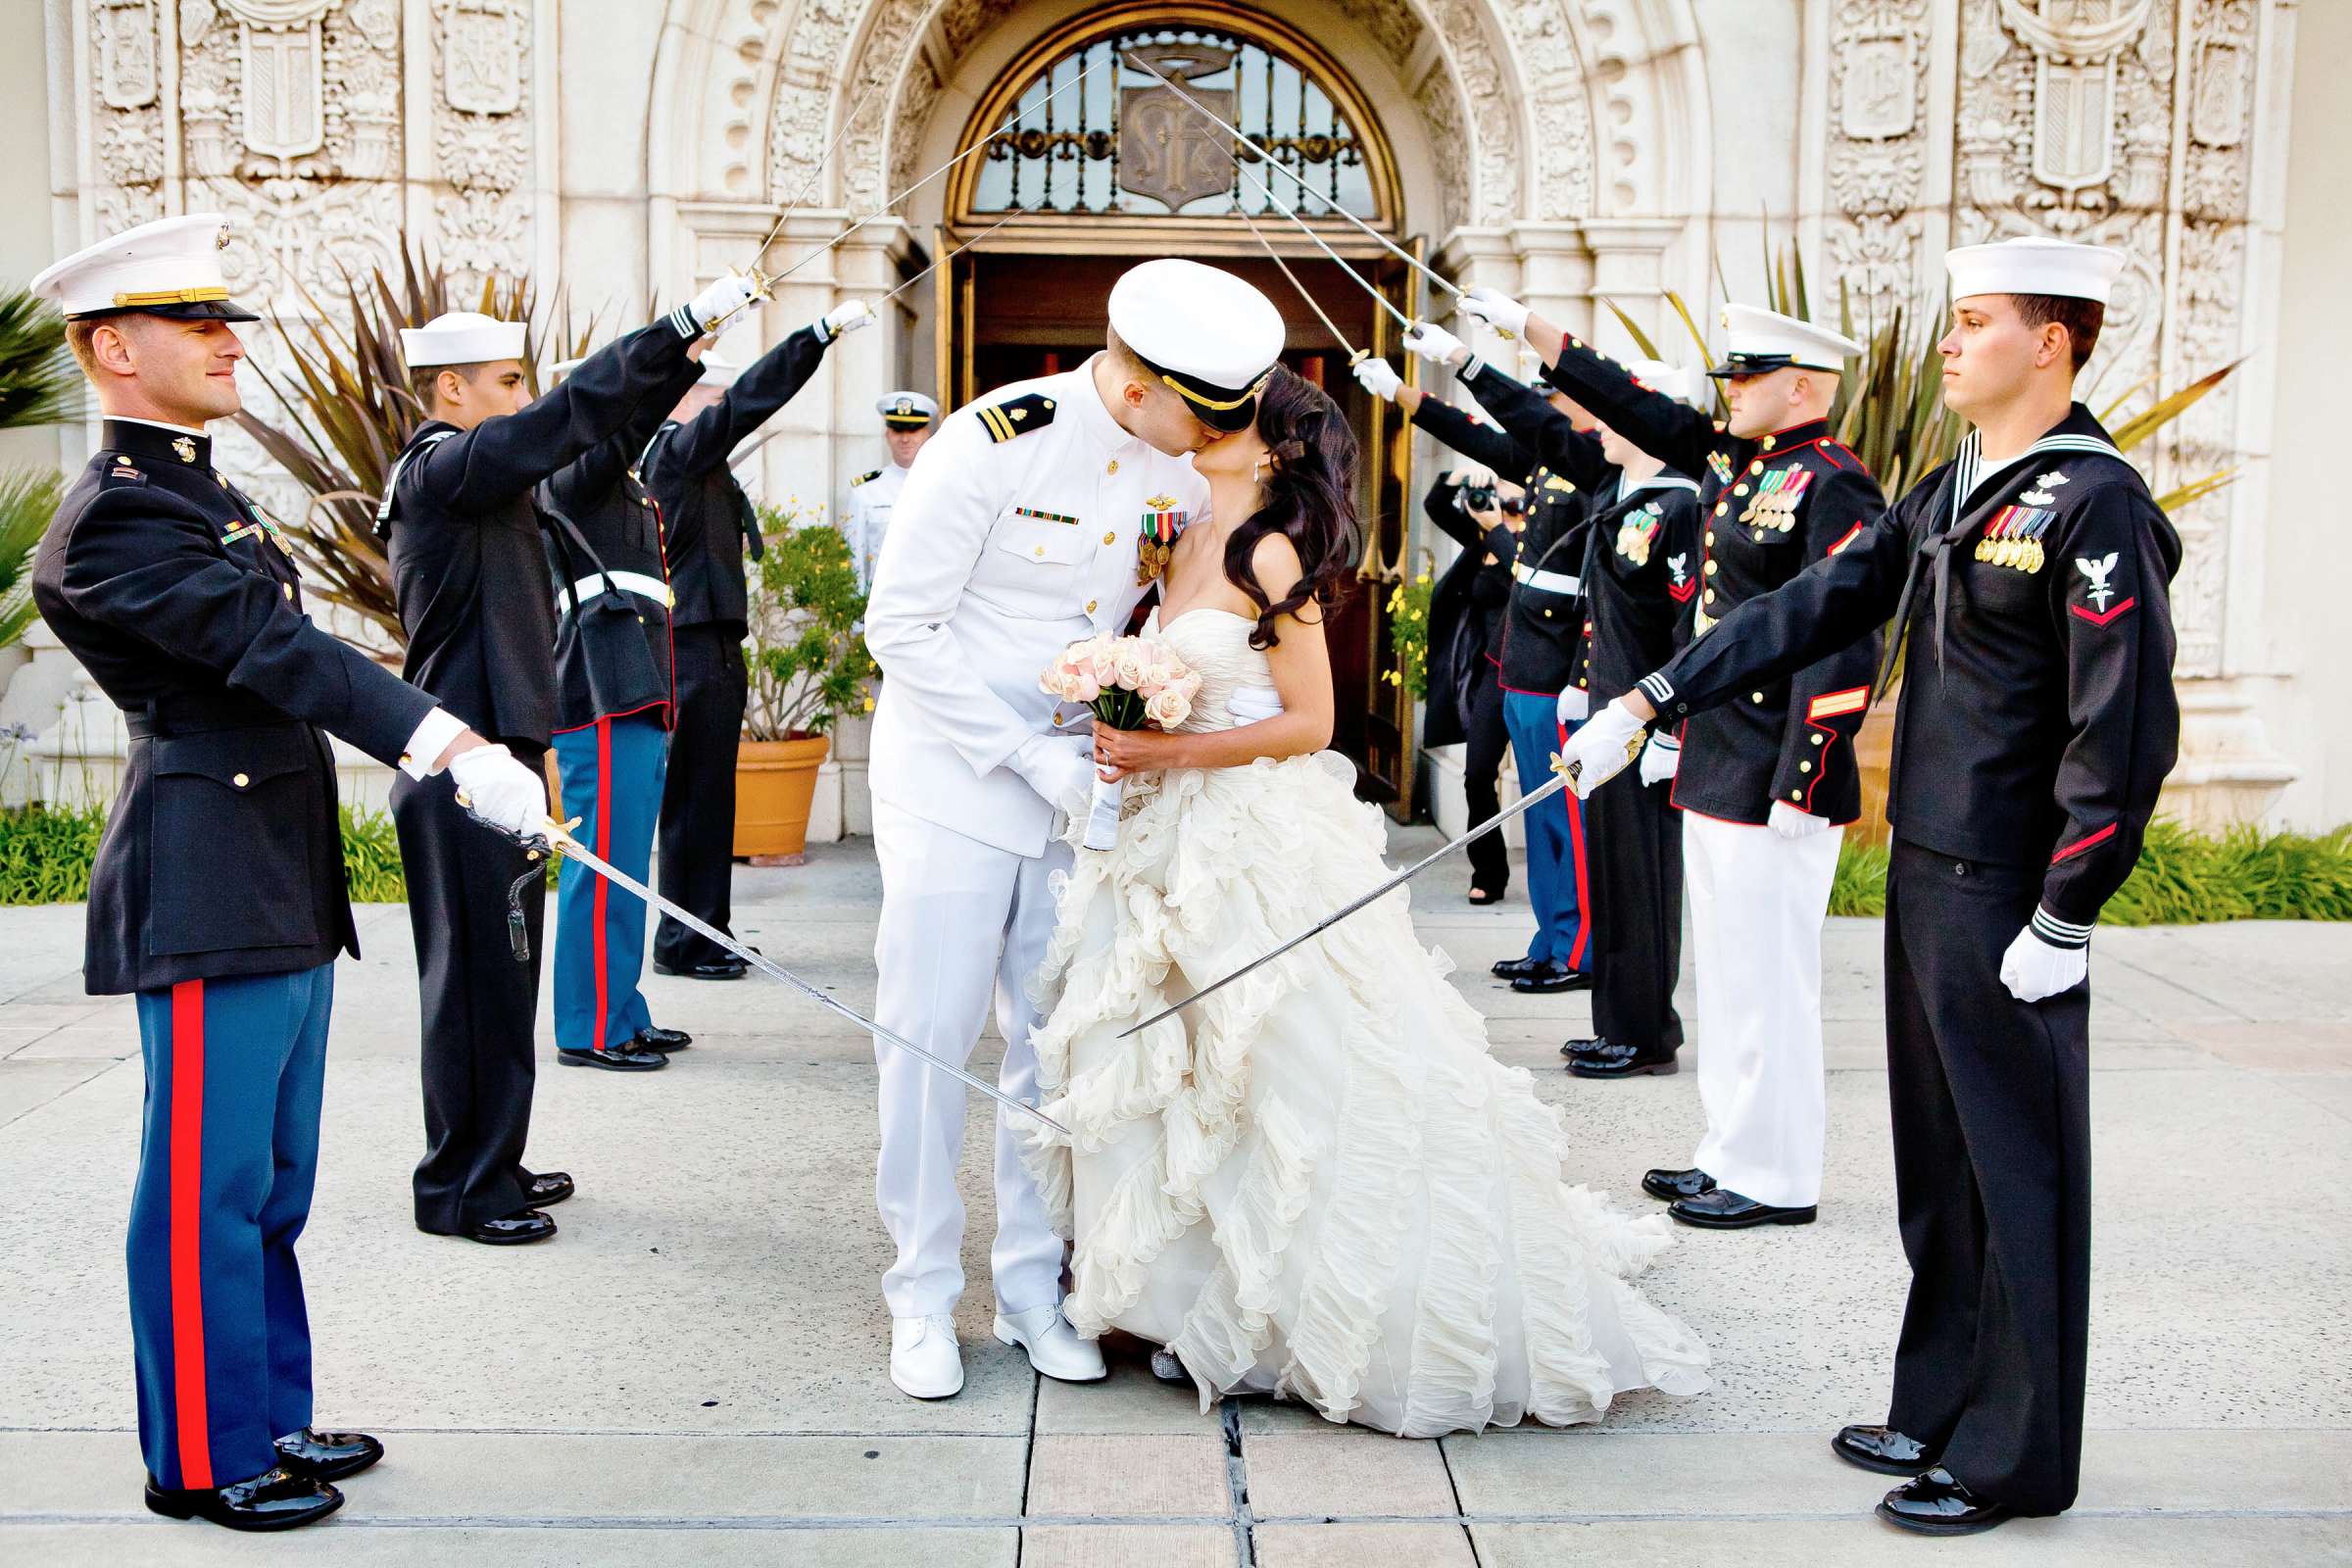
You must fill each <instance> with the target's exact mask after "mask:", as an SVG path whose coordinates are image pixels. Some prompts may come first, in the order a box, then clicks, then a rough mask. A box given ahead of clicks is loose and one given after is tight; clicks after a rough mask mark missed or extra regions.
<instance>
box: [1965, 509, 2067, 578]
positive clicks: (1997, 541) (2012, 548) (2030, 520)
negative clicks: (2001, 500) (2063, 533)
mask: <svg viewBox="0 0 2352 1568" xmlns="http://www.w3.org/2000/svg"><path fill="white" fill-rule="evenodd" d="M2057 516H2058V514H2057V513H2055V512H2053V511H2051V510H2050V509H2049V508H2047V507H2020V506H2007V507H2003V508H2002V509H2001V510H2000V511H1998V512H1996V513H1994V514H1993V515H1992V520H1991V521H1990V522H1988V523H1986V524H1985V533H1984V535H1983V537H1981V538H1980V539H1978V540H1977V552H1976V554H1977V559H1978V560H1979V561H1982V562H1985V564H1988V565H1994V566H2007V567H2009V568H2010V569H2011V570H2014V571H2022V572H2026V573H2028V574H2029V575H2030V574H2032V573H2034V572H2036V571H2039V570H2040V569H2041V568H2042V564H2043V562H2044V560H2045V559H2046V558H2045V557H2044V555H2043V552H2042V544H2041V537H2042V535H2043V534H2045V533H2047V532H2049V529H2050V524H2051V523H2052V522H2053V521H2055V520H2056V519H2057Z"/></svg>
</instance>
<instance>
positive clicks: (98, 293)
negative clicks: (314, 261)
mask: <svg viewBox="0 0 2352 1568" xmlns="http://www.w3.org/2000/svg"><path fill="white" fill-rule="evenodd" d="M227 243H228V220H227V219H225V218H223V217H221V215H220V214H219V213H190V214H189V215H188V216H187V217H185V218H159V219H157V220H156V221H154V222H152V223H141V224H140V225H139V226H138V227H136V228H126V229H124V230H123V232H122V233H120V234H117V235H116V236H115V237H114V238H113V239H105V240H100V241H99V242H98V243H97V244H95V245H92V246H89V247H87V248H86V249H83V250H78V251H75V252H74V253H73V255H71V256H69V257H67V258H66V259H65V260H64V261H62V262H56V263H53V264H51V265H50V266H49V267H47V268H45V269H43V270H42V271H41V274H40V275H39V276H38V277H35V278H34V279H33V280H32V284H31V288H32V292H33V293H34V294H35V295H37V296H38V297H40V298H42V299H45V300H51V301H54V302H55V303H56V305H57V307H58V309H60V310H61V311H63V312H65V315H66V319H68V320H73V321H80V320H88V319H93V318H97V317H106V316H124V315H128V314H130V313H132V312H137V313H139V314H142V315H146V316H169V317H172V319H176V320H182V321H200V320H213V321H258V320H260V319H261V318H260V317H258V316H256V315H254V314H253V313H252V312H251V311H249V310H246V309H244V308H243V307H242V306H240V305H237V304H236V303H235V302H233V301H232V300H230V299H229V297H228V283H227V280H226V279H225V278H223V277H222V276H221V247H222V246H224V245H226V244H227Z"/></svg>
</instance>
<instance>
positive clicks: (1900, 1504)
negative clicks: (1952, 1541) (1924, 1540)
mask: <svg viewBox="0 0 2352 1568" xmlns="http://www.w3.org/2000/svg"><path fill="white" fill-rule="evenodd" d="M1879 1517H1880V1518H1882V1519H1884V1520H1886V1521H1887V1523H1888V1524H1890V1525H1900V1526H1902V1527H1903V1528H1904V1529H1905V1530H1916V1531H1918V1532H1919V1533H1920V1534H1921V1535H1923V1536H1973V1535H1975V1534H1976V1533H1977V1532H1978V1531H1980V1530H1990V1529H1991V1528H1992V1527H1993V1526H1994V1525H1997V1524H1999V1523H2000V1522H2001V1521H2003V1520H2004V1519H2007V1518H2009V1517H2010V1514H2009V1510H2008V1509H2007V1508H2005V1507H2003V1506H2002V1505H2001V1504H1999V1503H1997V1502H1995V1501H1993V1500H1992V1499H1991V1498H1990V1497H1985V1496H1980V1495H1977V1494H1976V1493H1973V1492H1971V1491H1969V1490H1968V1488H1966V1487H1964V1486H1962V1485H1961V1484H1960V1483H1959V1482H1958V1481H1957V1480H1955V1479H1954V1478H1953V1476H1952V1473H1951V1472H1950V1471H1949V1470H1945V1469H1942V1468H1940V1467H1938V1468H1936V1469H1934V1470H1931V1471H1929V1472H1928V1473H1927V1474H1926V1475H1924V1476H1921V1477H1920V1478H1919V1479H1918V1480H1916V1481H1911V1482H1908V1483H1906V1484H1904V1485H1902V1486H1899V1487H1897V1488H1895V1489H1894V1490H1893V1491H1892V1492H1889V1493H1888V1494H1887V1495H1886V1496H1884V1497H1882V1498H1880V1499H1879Z"/></svg>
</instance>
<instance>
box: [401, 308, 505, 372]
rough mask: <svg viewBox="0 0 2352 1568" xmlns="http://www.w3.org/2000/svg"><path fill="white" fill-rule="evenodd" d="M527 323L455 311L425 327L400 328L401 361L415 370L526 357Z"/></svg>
mask: <svg viewBox="0 0 2352 1568" xmlns="http://www.w3.org/2000/svg"><path fill="white" fill-rule="evenodd" d="M522 339H523V324H522V323H521V322H520V321H502V320H500V319H497V318H496V317H493V316H484V315H482V314H481V313H480V312H478V311H451V312H450V313H448V314H447V315H446V316H436V317H434V318H433V319H431V320H429V321H427V322H425V323H424V324H423V325H422V326H404V327H402V328H401V329H400V353H401V358H403V359H405V360H407V361H408V362H409V368H410V369H412V370H424V369H430V368H432V367H434V366H437V365H483V364H487V363H488V362H489V361H492V360H519V359H521V358H522Z"/></svg>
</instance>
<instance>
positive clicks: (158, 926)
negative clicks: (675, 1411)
mask: <svg viewBox="0 0 2352 1568" xmlns="http://www.w3.org/2000/svg"><path fill="white" fill-rule="evenodd" d="M227 233H228V230H227V226H226V223H225V221H223V220H222V219H221V217H220V216H219V215H217V214H201V215H193V216H190V217H185V218H174V219H166V220H163V221H158V222H153V223H146V224H142V225H140V226H138V227H137V228H134V229H131V230H129V231H127V232H125V233H123V234H121V235H118V236H117V237H115V238H113V239H111V240H107V241H104V242H102V243H100V244H98V245H96V246H93V247H91V248H89V249H87V250H84V251H81V252H79V253H77V254H75V255H73V256H72V257H69V258H67V259H66V260H65V261H62V262H60V263H58V264H57V265H56V266H54V267H52V268H50V269H48V270H46V271H44V272H43V273H42V274H41V275H40V276H39V277H37V278H35V279H34V280H33V284H32V287H33V291H34V292H35V293H36V294H39V295H41V296H42V297H44V298H47V299H50V300H53V301H55V302H57V303H58V304H59V305H60V306H61V307H62V308H63V310H64V312H65V314H66V317H67V319H68V320H69V322H70V323H72V324H71V325H70V326H69V334H70V336H71V338H72V341H73V345H74V349H75V353H76V356H77V358H79V359H80V360H81V362H82V365H83V368H84V369H85V370H86V371H87V372H88V373H89V375H90V378H91V380H92V382H93V384H94V385H95V387H96V389H97V394H98V402H99V406H100V407H101V408H102V409H103V410H105V411H106V414H107V419H106V422H105V425H104V426H103V429H102V433H101V437H100V446H99V450H98V452H97V454H96V456H94V457H93V458H91V460H90V462H89V464H88V466H86V467H85V468H83V470H82V472H81V474H80V475H79V477H78V478H76V479H75V480H74V482H73V484H72V485H71V486H70V487H69V488H68V489H67V491H66V494H65V497H64V499H63V501H62V503H61V504H60V506H59V508H58V511H57V515H56V517H55V518H54V519H53V520H52V521H51V523H50V526H49V528H48V530H47V532H46V533H45V534H44V535H43V537H42V540H41V543H40V547H39V549H38V551H37V552H36V554H35V558H34V562H33V567H32V596H33V602H34V604H35V605H36V606H37V607H38V608H39V610H40V613H41V615H42V618H43V619H44V620H45V621H47V622H48V624H49V626H50V628H51V629H52V630H53V631H55V632H56V633H57V635H58V638H59V640H60V641H61V642H63V643H64V644H65V646H66V648H67V650H68V651H69V652H71V653H72V654H73V656H74V658H76V659H77V660H79V661H80V662H81V664H82V666H83V668H85V669H86V670H88V671H89V673H90V675H91V677H92V678H93V679H95V680H96V681H97V683H98V685H99V686H100V688H101V689H103V690H104V691H105V692H106V694H107V696H108V698H109V699H111V700H112V701H113V702H114V703H115V705H116V706H117V707H118V708H120V709H122V710H123V713H124V715H125V716H126V718H127V720H128V723H129V729H130V736H131V739H130V749H129V753H128V756H127V760H126V763H125V766H124V769H123V787H122V791H121V793H120V794H119V795H118V796H117V797H116V800H115V805H114V809H113V810H112V812H111V813H110V814H109V817H108V821H107V827H106V832H105V835H104V837H103V838H102V839H101V841H100V843H99V847H98V854H97V857H96V859H95V861H94V862H93V864H92V866H91V873H90V901H89V915H88V937H87V945H86V948H85V950H84V957H83V983H84V984H85V986H86V987H87V988H88V990H89V991H90V992H91V994H92V995H117V994H122V993H125V992H127V993H131V994H134V995H135V996H136V997H137V999H138V1000H137V1010H138V1018H139V1039H140V1050H141V1056H142V1060H143V1061H144V1064H145V1067H146V1074H147V1092H146V1102H145V1110H144V1124H143V1129H142V1132H141V1136H140V1143H139V1171H138V1178H137V1181H136V1184H135V1185H134V1187H133V1189H132V1195H131V1211H130V1232H129V1238H128V1243H127V1247H126V1249H125V1253H126V1262H127V1264H128V1269H129V1277H130V1320H131V1338H132V1344H133V1347H134V1358H133V1364H134V1371H135V1375H136V1379H137V1384H138V1424H139V1444H140V1447H141V1449H142V1450H143V1451H144V1454H145V1457H146V1463H147V1504H148V1506H149V1507H150V1508H153V1509H154V1510H156V1511H157V1512H159V1513H164V1514H169V1515H172V1516H175V1517H179V1518H188V1517H193V1516H200V1517H203V1518H206V1519H210V1520H213V1521H215V1522H217V1523H220V1524H223V1525H227V1526H229V1527H231V1528H234V1529H240V1530H278V1529H286V1528H290V1527H292V1526H295V1525H301V1524H307V1523H309V1522H311V1521H312V1520H315V1519H319V1518H322V1517H324V1516H325V1515H326V1514H328V1513H331V1512H333V1511H334V1509H335V1508H336V1507H338V1506H339V1505H340V1504H341V1502H342V1495H341V1494H340V1493H339V1492H338V1491H337V1490H336V1489H335V1488H334V1487H333V1486H332V1485H329V1484H328V1483H330V1482H331V1481H332V1480H334V1479H336V1478H338V1477H342V1476H348V1475H352V1474H356V1473H357V1472H358V1471H360V1470H363V1469H366V1468H367V1467H368V1465H370V1464H372V1463H374V1461H375V1460H376V1458H377V1457H379V1456H380V1455H381V1453H382V1451H383V1450H382V1447H381V1446H380V1445H379V1444H377V1443H376V1441H375V1440H374V1439H373V1438H369V1437H367V1436H365V1435H362V1434H336V1433H319V1432H316V1431H314V1430H312V1429H311V1415H312V1410H311V1337H310V1326H309V1320H308V1316H307V1313H306V1311H305V1307H304V1302H303V1289H302V1273H301V1269H300V1267H299V1266H298V1264H297V1263H296V1261H295V1242H296V1240H297V1238H299V1237H300V1236H301V1234H302V1229H303V1224H304V1221H305V1220H306V1219H307V1218H308V1217H309V1214H310V1208H311V1194H312V1185H313V1180H314V1177H315V1175H316V1172H317V1169H318V1157H319V1096H320V1091H321V1086H322V1083H323V1079H324V1069H325V1052H326V1033H327V1016H328V1012H329V1009H330V1007H331V1005H332V1001H333V996H334V959H335V956H336V955H337V954H339V953H350V954H351V955H353V956H355V957H356V956H358V954H359V939H358V934H357V932H356V930H355V928H354V926H353V924H352V917H351V904H350V900H349V896H348V893H347V891H346V886H345V881H344V874H343V863H342V854H341V842H342V841H341V835H340V831H339V826H338V819H337V813H336V800H335V793H336V792H335V767H334V759H333V757H332V755H331V754H330V752H329V751H328V748H327V741H326V732H332V733H334V734H336V735H340V736H342V737H343V738H344V739H346V740H348V741H349V742H351V744H352V745H354V746H356V747H358V748H359V749H360V750H362V751H364V752H366V753H368V755H369V756H372V757H374V758H376V759H377V760H381V761H385V762H398V763H399V764H400V765H401V766H402V767H403V768H404V769H405V770H407V771H408V772H409V773H411V774H412V775H422V774H425V773H428V772H430V771H431V770H432V769H433V768H434V767H435V766H436V765H437V762H438V760H439V759H441V757H442V756H443V754H444V753H445V752H446V751H448V750H450V749H451V747H452V744H453V743H467V744H478V740H479V738H478V737H475V736H469V735H468V734H467V733H466V729H465V726H464V725H463V724H461V723H459V722H458V721H457V720H456V719H454V718H452V717H451V716H450V715H449V714H448V713H446V712H444V711H441V710H440V709H439V708H438V707H437V706H436V705H435V704H434V702H433V699H432V698H431V697H429V696H428V695H426V694H425V693H423V692H421V691H418V690H417V688H416V687H414V686H411V685H409V684H407V683H406V682H404V681H401V680H399V679H398V678H396V677H395V676H393V675H391V674H390V673H388V672H386V671H385V670H383V669H382V668H380V667H378V666H377V665H376V664H375V663H374V662H372V661H370V660H369V659H368V658H367V657H366V656H365V655H363V654H361V653H359V652H358V651H356V650H355V649H353V648H351V647H350V646H348V645H347V644H345V643H343V642H341V641H340V640H338V639H336V638H334V637H332V636H329V635H328V634H327V633H325V632H323V631H321V630H320V629H319V627H318V626H316V625H314V624H313V623H312V621H311V619H310V617H309V615H308V614H307V613H305V609H304V604H303V596H302V586H301V583H300V581H299V579H298V577H297V574H296V572H295V568H294V564H293V561H292V559H291V557H290V555H289V554H288V552H287V550H286V548H285V543H284V539H283V537H282V536H281V535H280V534H279V532H278V530H277V527H276V525H275V523H274V522H272V521H271V519H270V517H269V516H267V515H265V514H264V513H263V512H262V511H261V510H260V509H259V508H258V507H257V506H255V505H254V503H253V502H252V500H251V499H250V498H248V497H246V496H244V495H243V494H241V493H239V492H238V491H237V490H236V489H235V488H234V487H232V486H231V485H230V484H229V483H228V482H227V481H226V480H225V479H223V478H222V477H221V474H220V473H219V472H218V471H217V470H216V469H215V468H214V466H213V448H212V442H211V440H210V438H209V437H207V436H206V434H205V433H204V425H205V422H206V421H207V420H209V419H212V418H217V417H225V416H227V415H229V414H233V413H234V412H235V411H236V407H237V402H238V399H237V395H236V393H235V391H234V381H233V379H226V378H223V377H222V376H221V375H220V374H219V373H217V372H219V371H221V370H222V369H226V370H228V371H230V372H231V374H232V375H233V371H234V368H235V364H236V361H237V360H238V359H240V358H242V356H243V352H244V350H243V347H242V345H241V344H240V343H239V342H238V340H237V337H236V334H235V331H234V329H233V323H236V322H240V321H250V320H254V319H256V318H255V317H254V315H253V314H252V313H251V312H249V311H245V310H241V309H239V308H238V307H237V306H236V305H235V304H233V303H231V302H230V300H229V298H228V291H227V289H226V288H225V287H224V286H223V285H222V280H221V270H220V265H219V262H218V259H217V250H218V247H219V246H220V245H221V244H222V243H225V241H226V238H227ZM191 371H192V374H191V373H190V372H191ZM175 372H176V373H175ZM207 372H213V373H207ZM134 413H135V415H136V416H137V417H132V416H133V414H134ZM507 766H508V768H509V769H510V770H511V771H510V774H509V777H508V779H507V783H508V784H509V785H510V786H511V785H513V784H514V782H515V780H514V779H513V777H512V772H513V771H519V770H518V769H515V767H514V764H513V762H512V760H508V761H507ZM524 783H525V784H526V786H527V785H528V781H527V779H526V780H524ZM542 804H543V798H542Z"/></svg>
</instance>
